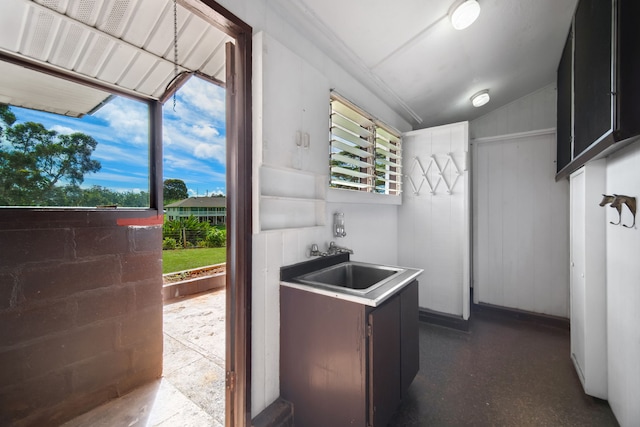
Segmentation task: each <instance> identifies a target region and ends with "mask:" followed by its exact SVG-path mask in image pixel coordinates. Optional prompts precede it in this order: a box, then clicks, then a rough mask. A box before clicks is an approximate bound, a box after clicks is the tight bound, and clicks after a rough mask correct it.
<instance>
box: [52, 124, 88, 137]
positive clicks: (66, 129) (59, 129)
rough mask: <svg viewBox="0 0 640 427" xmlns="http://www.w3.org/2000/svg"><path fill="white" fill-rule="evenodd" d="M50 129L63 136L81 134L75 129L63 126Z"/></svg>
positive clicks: (54, 126)
mask: <svg viewBox="0 0 640 427" xmlns="http://www.w3.org/2000/svg"><path fill="white" fill-rule="evenodd" d="M50 129H51V130H54V131H56V132H58V133H59V134H61V135H69V134H72V133H76V132H81V131H79V130H77V129H73V128H70V127H68V126H62V125H53V126H51V128H50Z"/></svg>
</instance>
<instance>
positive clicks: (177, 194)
mask: <svg viewBox="0 0 640 427" xmlns="http://www.w3.org/2000/svg"><path fill="white" fill-rule="evenodd" d="M162 195H163V198H164V201H165V204H169V203H172V202H175V201H178V200H183V199H186V198H188V197H189V192H188V191H187V185H186V184H185V183H184V181H183V180H181V179H165V180H164V185H163V191H162Z"/></svg>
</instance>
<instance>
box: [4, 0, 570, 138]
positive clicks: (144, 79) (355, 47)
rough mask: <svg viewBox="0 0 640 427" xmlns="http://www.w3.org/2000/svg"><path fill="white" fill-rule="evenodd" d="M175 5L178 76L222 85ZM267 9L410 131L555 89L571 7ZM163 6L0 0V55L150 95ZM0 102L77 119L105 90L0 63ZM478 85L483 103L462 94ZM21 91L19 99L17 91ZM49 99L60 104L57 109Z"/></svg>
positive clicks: (331, 4)
mask: <svg viewBox="0 0 640 427" xmlns="http://www.w3.org/2000/svg"><path fill="white" fill-rule="evenodd" d="M193 1H194V0H188V1H186V0H184V1H183V0H179V1H178V4H179V5H178V9H177V13H178V14H177V18H178V22H177V24H178V26H177V30H178V32H177V35H178V50H179V52H178V54H179V61H178V62H179V64H178V73H183V72H186V73H198V74H201V75H203V76H206V77H207V78H210V79H212V80H213V81H218V82H220V83H221V84H223V80H224V48H223V46H224V43H225V42H226V41H228V40H229V37H228V36H226V35H225V34H224V33H223V32H221V31H219V30H217V29H216V28H215V27H213V26H212V25H210V24H209V23H207V22H206V21H205V20H204V19H202V18H201V17H199V16H198V15H195V14H192V13H189V12H188V11H187V9H185V8H183V7H182V6H181V4H182V3H192V2H193ZM256 1H269V4H271V5H272V6H273V7H274V8H275V9H276V11H278V13H280V14H281V15H282V16H283V17H284V18H285V19H286V20H287V21H288V22H290V23H291V24H292V25H293V26H294V27H297V28H298V30H299V31H300V32H301V33H302V34H304V35H305V36H307V37H309V38H310V39H311V40H312V41H313V42H314V44H316V45H317V46H318V47H319V48H320V49H321V50H322V51H324V52H325V53H326V54H327V55H328V56H329V57H331V58H332V59H334V60H335V61H336V62H337V63H339V64H340V65H342V66H343V67H344V68H345V69H346V70H347V71H349V72H351V73H352V74H353V75H354V76H356V77H357V78H358V79H359V80H360V81H362V82H363V83H364V84H365V85H366V86H367V87H368V88H369V89H371V90H372V91H373V92H374V93H376V94H377V95H378V96H380V97H381V98H382V99H384V100H385V101H386V102H387V103H388V104H389V105H390V106H391V107H392V108H394V109H395V110H396V111H397V112H398V113H399V114H400V115H401V116H403V117H404V118H405V119H406V120H407V121H408V122H409V123H411V124H412V126H413V127H414V128H424V127H428V126H432V125H439V124H445V123H452V122H456V121H461V120H472V119H474V118H476V117H478V116H480V115H482V114H485V113H487V112H489V111H491V110H493V109H495V108H497V107H500V106H502V105H505V104H507V103H509V102H511V101H513V100H515V99H517V98H519V97H521V96H523V95H525V94H527V93H530V92H532V91H534V90H536V89H539V88H541V87H543V86H545V85H547V84H550V83H552V82H554V81H555V73H556V68H557V65H558V62H559V59H560V54H561V51H562V47H563V45H564V42H565V39H566V36H567V34H568V31H569V27H570V24H571V17H572V14H573V11H574V9H575V7H576V4H577V1H578V0H478V1H479V3H480V5H481V8H482V10H481V13H480V17H479V18H478V20H477V21H476V22H475V23H474V24H472V25H471V26H470V27H469V28H467V29H465V30H461V31H458V30H455V29H453V27H452V26H451V24H450V21H449V18H448V13H449V11H450V8H451V6H452V5H453V3H455V0H394V1H390V0H256ZM172 5H173V1H172V0H91V1H88V0H2V1H0V55H5V56H6V55H9V56H10V57H20V58H26V59H27V60H28V61H32V62H33V63H36V64H44V65H46V66H49V67H54V68H56V69H59V70H62V71H64V72H70V73H74V74H76V75H80V76H83V77H86V78H88V79H98V80H100V81H102V82H104V83H106V84H107V85H111V87H115V88H118V89H120V90H123V91H125V92H130V93H132V94H136V95H139V96H141V97H147V98H151V99H162V98H163V96H166V93H167V91H168V89H169V85H170V83H171V82H172V80H173V79H174V78H175V75H176V70H175V67H174V64H173V61H174V53H175V52H174V45H173V40H174V26H173V24H174V22H173V8H172ZM0 67H2V68H1V69H0V88H3V90H1V91H0V102H11V103H13V104H15V105H21V104H22V105H24V106H28V107H31V108H38V105H37V102H36V101H38V102H40V103H52V104H56V105H55V110H54V111H56V112H60V113H62V114H69V115H82V114H85V113H87V112H89V111H91V110H92V109H93V108H96V107H97V106H99V105H100V103H101V102H103V101H104V100H105V99H106V97H107V95H108V94H107V93H105V92H101V91H96V90H94V89H92V90H89V89H85V90H83V91H82V93H75V92H74V90H73V88H72V87H70V86H68V85H67V84H66V83H61V82H58V83H56V84H57V85H59V86H60V87H58V88H57V92H56V91H53V92H52V93H53V97H52V99H49V100H45V99H42V97H43V96H44V95H43V92H42V91H40V90H38V87H39V86H47V87H49V88H51V87H54V86H55V84H54V83H52V81H51V79H50V78H49V77H47V76H44V75H40V76H39V77H38V76H36V75H35V73H33V74H32V73H30V72H28V71H25V72H23V71H22V70H23V68H20V67H19V68H15V66H14V65H11V64H8V63H6V62H1V61H0ZM483 89H489V91H490V95H491V101H490V102H489V104H487V105H485V106H483V107H480V108H474V107H472V106H471V103H470V97H471V95H473V94H474V93H476V92H478V91H480V90H483ZM20 91H21V92H22V93H23V95H22V97H23V99H22V101H19V100H18V95H17V93H18V92H20ZM56 93H58V94H62V93H64V94H66V95H67V96H66V97H65V98H66V100H67V101H68V102H64V103H63V104H64V105H57V104H60V102H61V99H62V98H63V97H60V96H58V95H56Z"/></svg>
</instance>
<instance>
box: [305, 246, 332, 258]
mask: <svg viewBox="0 0 640 427" xmlns="http://www.w3.org/2000/svg"><path fill="white" fill-rule="evenodd" d="M327 255H329V254H328V253H326V252H320V251H319V250H318V245H316V244H315V243H314V244H313V245H311V251H310V252H309V256H310V257H312V256H327Z"/></svg>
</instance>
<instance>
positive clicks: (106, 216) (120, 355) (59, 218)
mask: <svg viewBox="0 0 640 427" xmlns="http://www.w3.org/2000/svg"><path fill="white" fill-rule="evenodd" d="M144 215H147V216H148V215H149V213H148V212H147V211H138V212H135V211H125V212H119V211H110V212H106V211H105V212H95V211H94V212H89V211H87V212H82V211H64V210H62V211H61V210H56V211H46V210H43V211H33V210H19V209H6V210H0V325H1V327H0V425H14V426H27V425H58V424H60V423H62V422H64V421H65V420H67V419H70V418H72V417H74V416H75V415H78V414H80V413H83V412H85V411H87V410H89V409H91V408H93V407H95V406H97V405H99V404H101V403H103V402H106V401H107V400H109V399H112V398H114V397H116V396H119V395H122V394H124V393H126V392H127V391H129V390H131V389H133V388H135V387H137V386H139V385H142V384H144V383H146V382H148V381H151V380H153V379H155V378H158V377H160V375H161V374H162V251H161V240H162V239H161V233H162V231H161V227H160V226H159V225H158V226H140V227H136V226H121V225H118V221H119V220H120V219H122V218H127V217H129V221H127V222H128V223H131V221H130V219H131V218H135V217H136V216H138V217H139V216H144ZM154 215H155V214H154ZM133 222H135V220H134V221H133Z"/></svg>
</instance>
